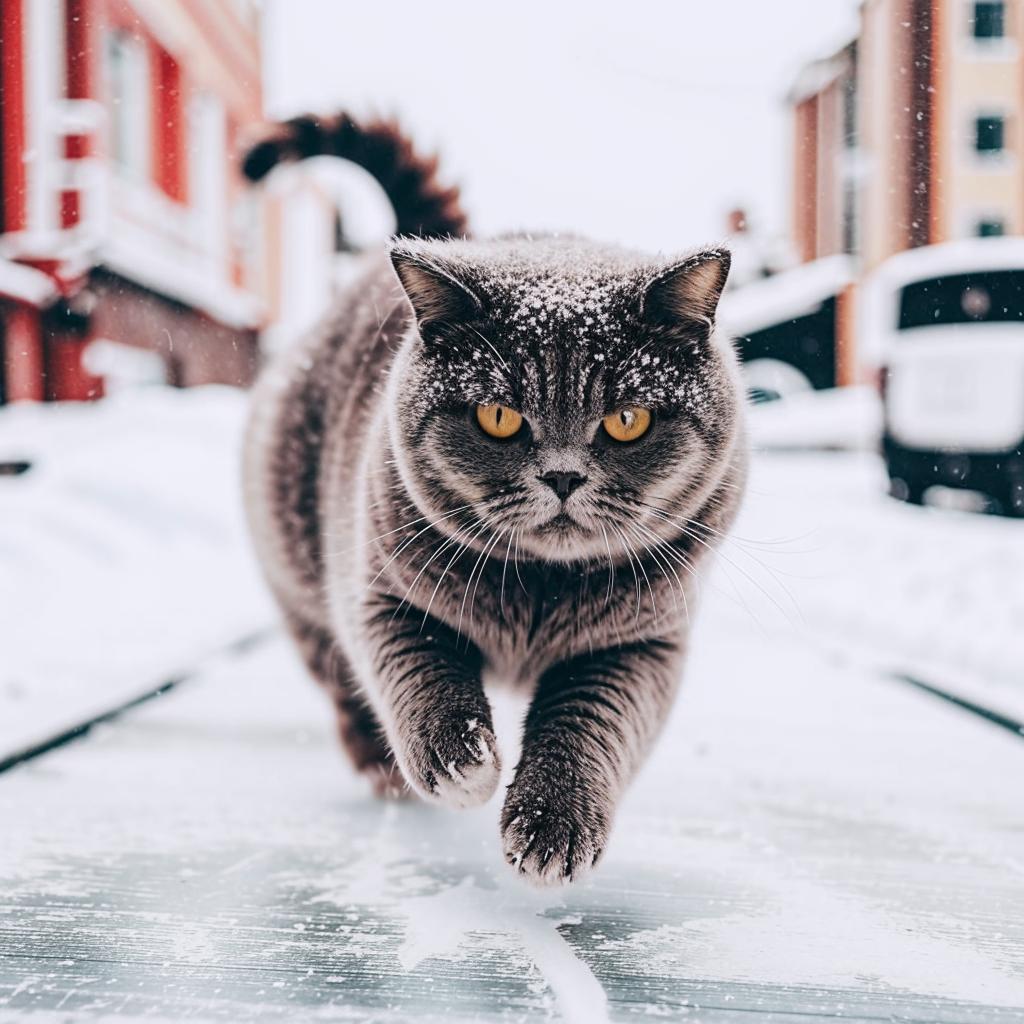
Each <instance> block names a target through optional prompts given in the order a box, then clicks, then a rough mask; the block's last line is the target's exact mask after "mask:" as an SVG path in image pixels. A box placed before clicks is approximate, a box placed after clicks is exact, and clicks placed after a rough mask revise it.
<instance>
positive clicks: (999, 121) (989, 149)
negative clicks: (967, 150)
mask: <svg viewBox="0 0 1024 1024" xmlns="http://www.w3.org/2000/svg"><path fill="white" fill-rule="evenodd" d="M1005 136H1006V121H1005V118H1003V117H1000V116H998V115H991V114H985V115H982V116H981V117H976V118H975V119H974V149H975V151H976V152H977V153H980V154H982V155H983V156H999V155H1000V154H1001V153H1002V152H1003V148H1004V145H1005Z"/></svg>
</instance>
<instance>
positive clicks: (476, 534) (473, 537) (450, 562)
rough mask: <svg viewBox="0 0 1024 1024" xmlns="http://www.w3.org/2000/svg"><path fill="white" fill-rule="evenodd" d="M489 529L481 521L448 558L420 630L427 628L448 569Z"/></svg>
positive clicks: (431, 596)
mask: <svg viewBox="0 0 1024 1024" xmlns="http://www.w3.org/2000/svg"><path fill="white" fill-rule="evenodd" d="M486 529H487V523H481V524H480V525H479V527H477V528H476V529H475V530H474V531H473V532H472V533H470V535H469V536H468V538H467V539H466V541H465V542H464V543H461V544H459V547H458V549H457V550H456V552H455V554H454V555H452V557H451V558H450V559H449V560H448V564H447V565H446V566H445V567H444V569H442V570H441V575H440V576H439V577H438V578H437V585H436V586H435V587H434V591H433V593H432V594H431V595H430V600H429V601H428V602H427V607H426V608H425V609H424V611H423V622H422V623H420V632H421V633H422V632H423V630H424V629H426V628H427V620H428V619H429V618H430V609H431V608H432V607H433V605H434V599H435V598H436V597H437V592H438V591H439V590H440V589H441V584H442V583H443V582H444V578H445V576H447V575H448V571H449V570H450V569H451V567H452V566H453V565H454V564H455V562H456V561H457V560H458V558H459V556H460V555H461V554H462V553H463V552H464V551H465V550H466V549H467V548H468V547H469V546H470V544H472V543H473V541H474V540H476V538H477V537H479V536H480V535H481V534H482V533H483V532H484V530H486Z"/></svg>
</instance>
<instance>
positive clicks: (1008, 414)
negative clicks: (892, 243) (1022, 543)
mask: <svg viewBox="0 0 1024 1024" xmlns="http://www.w3.org/2000/svg"><path fill="white" fill-rule="evenodd" d="M860 330H861V331H862V332H863V334H862V338H863V342H864V348H865V349H867V350H871V349H873V350H874V352H875V355H876V357H877V359H878V365H879V366H880V383H881V389H882V396H883V409H884V429H883V437H882V449H883V452H884V455H885V461H886V464H887V467H888V472H889V479H890V482H891V488H890V489H891V493H892V494H893V495H894V496H895V497H897V498H901V499H903V500H904V501H910V502H915V503H918V504H919V503H921V502H922V501H923V500H924V498H925V494H926V492H927V490H928V489H929V488H930V487H933V486H941V487H945V488H959V489H966V490H971V491H976V492H980V493H981V494H983V495H985V496H987V498H988V499H989V502H990V505H991V507H992V508H993V510H994V511H998V512H1002V513H1004V514H1007V515H1017V516H1024V239H1021V238H993V239H971V240H968V241H962V242H950V243H946V244H942V245H934V246H927V247H925V248H921V249H913V250H910V251H909V252H905V253H901V254H899V255H898V256H894V257H893V258H892V259H890V260H888V261H887V262H886V263H884V264H883V265H882V266H881V267H880V268H879V269H878V270H877V271H876V272H875V274H874V275H873V276H872V278H871V280H870V281H869V282H868V285H867V288H866V292H865V303H864V307H863V310H862V317H861V325H860Z"/></svg>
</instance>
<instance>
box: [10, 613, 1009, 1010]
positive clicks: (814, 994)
mask: <svg viewBox="0 0 1024 1024" xmlns="http://www.w3.org/2000/svg"><path fill="white" fill-rule="evenodd" d="M706 616H707V617H706V620H705V622H704V623H703V626H702V628H701V630H700V631H699V634H698V640H697V643H696V650H695V652H694V657H693V660H692V663H691V666H690V672H689V676H688V681H687V685H686V688H685V692H684V694H683V697H682V699H681V700H680V703H679V706H678V707H677V709H676V713H675V715H674V716H673V718H672V720H671V722H670V723H669V725H668V727H667V729H666V732H665V735H664V736H663V739H662V742H661V744H660V745H659V747H658V750H657V753H656V755H655V756H654V758H653V759H652V761H651V763H650V764H649V766H648V767H647V769H646V770H645V772H644V773H643V775H642V777H641V778H640V780H639V781H638V783H637V784H636V785H635V786H634V788H633V789H632V791H631V793H630V794H629V798H628V800H627V803H626V805H625V807H624V808H623V811H622V813H621V814H620V817H619V820H618V823H617V828H616V833H615V837H614V839H613V842H612V843H611V846H610V848H609V850H608V853H607V856H606V859H605V861H604V863H603V864H602V866H601V867H600V869H599V871H598V872H597V873H596V874H595V875H594V876H593V877H592V878H591V880H590V881H588V882H586V883H584V884H582V885H580V886H578V887H576V888H573V889H567V890H559V891H555V892H535V891H533V890H530V889H528V888H526V887H524V886H523V885H522V883H521V881H520V879H519V878H517V877H515V876H514V875H513V874H512V873H511V871H510V869H509V868H508V867H507V866H506V865H505V864H504V863H503V862H502V860H501V858H500V852H499V845H498V837H497V828H496V820H497V808H496V806H494V805H491V806H488V807H486V808H482V809H480V810H479V811H473V812H462V813H456V812H451V813H449V812H444V811H439V810H437V809H435V808H427V807H423V806H419V805H416V804H413V803H409V804H402V805H394V804H391V805H382V804H379V803H377V802H375V801H373V800H372V799H371V798H370V797H369V795H368V793H367V791H366V789H365V787H364V786H363V784H362V783H361V782H360V781H359V780H356V779H355V778H354V777H353V776H352V775H351V774H350V772H349V770H348V769H347V767H346V766H345V764H344V763H343V761H342V758H341V755H340V753H339V752H338V751H337V749H336V747H335V744H334V739H333V736H332V729H331V722H330V718H329V714H328V711H327V708H326V706H325V704H324V702H323V701H322V699H321V696H320V694H319V693H318V692H316V690H315V689H314V688H313V686H312V684H310V683H308V682H307V681H306V680H305V679H304V678H303V676H302V672H301V670H300V669H299V667H298V665H297V664H296V662H295V660H294V658H293V657H292V655H291V652H290V651H289V649H288V648H287V647H286V646H285V645H284V644H283V643H277V644H274V645H272V646H271V648H269V649H263V650H259V651H253V652H251V653H249V654H247V655H245V656H243V657H240V658H238V659H235V660H234V661H233V662H231V663H230V664H226V665H224V666H223V667H221V668H218V669H216V670H212V671H210V672H208V673H207V674H206V676H205V677H204V678H203V679H202V680H200V681H198V682H196V683H193V684H189V685H188V686H187V687H182V688H180V689H178V690H176V691H174V692H173V693H171V694H169V695H167V696H166V697H163V698H160V699H159V700H158V701H156V702H154V703H152V704H150V705H148V706H146V707H144V708H140V709H138V710H137V711H135V712H133V713H132V714H131V715H130V716H129V717H128V718H126V719H124V720H122V721H119V722H117V723H115V724H112V725H109V726H106V727H104V728H103V729H102V730H101V731H100V732H98V733H97V734H96V735H93V736H91V737H90V738H89V739H88V740H86V741H83V742H82V743H79V744H75V745H72V746H69V747H66V748H64V749H63V750H60V751H57V752H54V753H52V754H49V755H46V756H45V757H43V758H40V759H39V760H37V761H35V762H32V763H30V764H27V765H24V766H22V767H19V768H17V769H15V770H13V771H12V772H9V773H7V774H6V775H4V776H0V821H2V822H3V823H4V827H3V828H4V830H3V838H2V841H0V1020H4V1021H14V1020H19V1021H20V1020H24V1019H29V1020H54V1021H56V1020H69V1019H74V1020H92V1019H96V1020H100V1019H104V1020H106V1019H116V1020H127V1019H137V1018H142V1017H145V1018H146V1019H160V1020H174V1021H181V1020H209V1021H240V1020H252V1019H258V1020H302V1021H306V1020H340V1021H381V1022H388V1021H402V1020H409V1019H415V1020H418V1021H421V1020H422V1021H478V1020H479V1021H489V1020H502V1021H533V1020H546V1019H561V1020H568V1021H579V1022H600V1021H601V1020H604V1019H610V1020H614V1021H630V1020H635V1019H638V1018H639V1019H644V1018H651V1019H658V1020H702V1021H740V1020H744V1021H752V1020H760V1019H766V1020H767V1019H772V1020H776V1021H787V1020H792V1021H796V1020H801V1021H815V1020H824V1019H825V1018H829V1019H834V1018H836V1017H842V1018H845V1019H850V1020H891V1019H899V1020H911V1021H949V1022H952V1021H971V1022H973V1021H979V1022H981V1021H991V1020H995V1019H998V1020H1000V1021H1004V1022H1005V1021H1024V802H1022V799H1021V786H1020V780H1021V778H1022V777H1024V743H1022V742H1020V741H1018V740H1015V739H1014V738H1013V737H1010V736H1009V735H1008V734H1005V733H1003V732H1001V731H1000V730H998V729H994V728H992V727H987V726H986V725H985V724H984V723H982V722H980V721H977V720H975V719H973V718H972V717H971V716H968V715H965V714H963V713H962V712H959V711H957V710H956V709H953V708H951V707H948V706H946V705H944V704H942V703H941V702H938V701H936V700H934V699H932V698H929V697H928V696H927V695H923V694H919V693H915V692H912V691H910V690H904V689H902V688H900V687H899V686H897V685H896V684H894V683H892V682H891V681H883V680H878V679H874V678H872V677H870V676H867V675H864V674H858V673H856V672H853V671H843V670H841V669H838V668H836V667H834V666H829V665H828V664H827V663H825V662H823V661H821V660H818V659H816V658H815V657H814V656H812V655H810V654H807V655H800V654H796V653H794V652H793V650H792V648H791V647H790V646H789V645H780V644H778V643H776V642H775V641H773V640H772V639H771V638H770V637H765V636H763V635H762V634H761V633H760V632H759V630H758V629H757V627H756V626H755V625H754V624H752V623H751V622H750V621H749V620H748V619H745V618H744V617H742V616H739V617H737V616H736V615H733V614H732V613H731V612H730V611H728V610H726V608H725V607H724V606H723V605H721V604H716V603H715V602H714V601H712V602H711V606H710V607H709V608H708V609H706ZM502 714H503V717H504V719H507V720H510V721H514V717H515V709H509V708H507V707H505V706H504V705H503V706H502ZM507 746H508V743H507V742H506V748H507Z"/></svg>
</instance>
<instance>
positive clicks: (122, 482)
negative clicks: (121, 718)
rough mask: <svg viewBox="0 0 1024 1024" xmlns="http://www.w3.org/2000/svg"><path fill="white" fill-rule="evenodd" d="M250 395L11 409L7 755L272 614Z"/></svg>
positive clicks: (2, 610) (164, 392)
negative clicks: (246, 435) (253, 485)
mask: <svg viewBox="0 0 1024 1024" xmlns="http://www.w3.org/2000/svg"><path fill="white" fill-rule="evenodd" d="M245 401H246V399H245V396H244V394H242V393H241V392H239V391H235V390H232V389H228V388H212V387H211V388H201V389H194V390H190V391H175V390H171V389H164V388H153V389H149V390H140V391H136V392H131V393H127V394H124V395H120V396H118V397H116V398H111V399H108V400H106V401H103V402H100V403H96V404H89V405H84V404H83V405H79V404H70V403H69V404H67V405H63V406H55V405H32V406H29V405H24V406H13V407H7V408H4V409H2V410H0V460H6V459H9V460H14V459H28V460H30V461H31V462H32V463H33V466H32V468H31V469H30V470H29V471H28V472H27V473H25V474H23V475H22V476H17V477H0V521H2V522H3V530H2V531H0V621H2V622H3V623H4V635H3V652H2V657H0V754H2V753H4V752H10V751H11V750H14V749H18V748H20V747H21V746H24V745H26V744H28V743H30V742H34V741H36V740H38V739H40V738H42V736H45V735H49V734H52V733H53V732H54V731H56V729H58V728H65V727H67V726H69V725H72V724H75V723H77V722H78V721H81V720H82V719H83V718H85V717H88V716H89V715H92V714H96V713H98V712H100V711H103V710H106V709H108V708H110V707H111V706H114V705H116V704H118V703H120V701H122V700H124V699H126V698H129V697H132V696H135V695H137V694H139V693H140V691H142V690H145V689H146V688H147V687H149V686H151V685H154V684H157V683H159V682H161V681H162V680H164V679H166V678H167V677H168V675H171V674H174V673H175V672H177V671H178V670H180V669H182V668H187V667H191V665H193V664H194V662H195V661H196V660H197V659H198V658H200V657H201V656H202V655H203V654H204V653H206V652H208V651H211V650H214V649H216V648H218V647H220V646H221V645H222V644H225V643H227V642H229V641H230V640H232V639H235V638H237V637H239V636H240V635H241V634H243V633H245V632H247V631H249V630H252V629H254V628H257V627H259V626H261V625H263V624H264V623H266V622H268V621H269V620H270V618H271V613H270V608H269V604H268V601H267V598H266V596H265V592H264V588H263V585H262V582H261V581H260V579H259V577H258V574H257V571H256V569H255V566H254V563H253V560H252V558H251V556H250V553H249V548H248V538H247V536H246V532H245V527H244V521H243V513H242V508H241V502H240V499H239V495H240V482H239V461H240V460H239V445H240V441H241V432H242V427H243V422H244V415H245Z"/></svg>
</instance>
